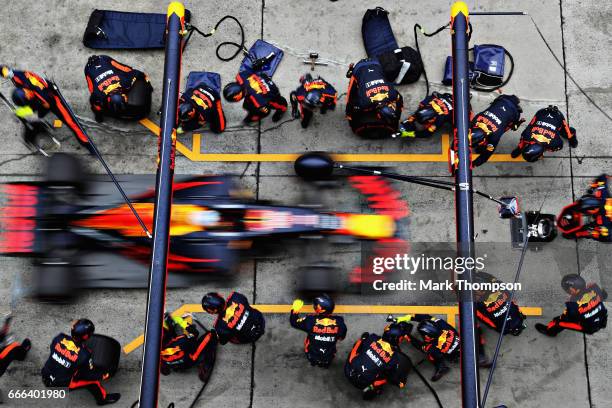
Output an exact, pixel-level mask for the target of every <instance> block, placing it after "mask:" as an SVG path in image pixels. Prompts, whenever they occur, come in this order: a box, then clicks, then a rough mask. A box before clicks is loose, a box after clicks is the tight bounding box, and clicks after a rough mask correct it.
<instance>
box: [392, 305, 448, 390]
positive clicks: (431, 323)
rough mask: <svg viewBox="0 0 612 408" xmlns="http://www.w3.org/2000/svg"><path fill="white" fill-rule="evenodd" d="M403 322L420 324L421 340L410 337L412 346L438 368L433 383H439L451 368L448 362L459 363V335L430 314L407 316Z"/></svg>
mask: <svg viewBox="0 0 612 408" xmlns="http://www.w3.org/2000/svg"><path fill="white" fill-rule="evenodd" d="M400 320H403V321H415V322H419V324H418V326H417V331H418V333H419V334H420V335H421V339H417V338H416V337H414V336H410V341H411V343H412V345H413V346H414V347H415V348H417V349H419V350H421V351H422V352H423V353H425V355H426V356H427V360H429V361H430V362H431V363H433V365H434V366H435V368H436V371H435V373H434V375H433V376H432V377H431V381H438V380H439V379H440V378H442V377H443V376H444V375H445V374H446V373H448V372H449V371H450V368H449V367H448V365H447V364H446V363H447V362H454V361H457V359H458V358H459V342H460V338H459V333H458V332H457V330H455V328H454V327H453V326H451V325H450V324H448V323H447V322H446V321H445V320H442V319H439V318H437V317H433V316H431V315H428V314H417V315H414V316H413V315H406V316H405V317H402V318H400Z"/></svg>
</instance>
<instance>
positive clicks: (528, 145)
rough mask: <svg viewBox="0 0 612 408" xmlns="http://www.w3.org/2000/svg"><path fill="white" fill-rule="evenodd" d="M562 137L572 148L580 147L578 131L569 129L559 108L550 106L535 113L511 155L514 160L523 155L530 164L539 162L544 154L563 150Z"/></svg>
mask: <svg viewBox="0 0 612 408" xmlns="http://www.w3.org/2000/svg"><path fill="white" fill-rule="evenodd" d="M562 136H563V137H565V138H566V139H567V141H568V142H569V145H570V147H573V148H576V147H577V146H578V139H576V130H575V129H574V128H572V127H569V125H568V124H567V121H566V120H565V116H563V114H562V113H561V111H559V108H557V107H556V106H552V105H549V106H548V107H547V108H544V109H540V110H539V111H537V112H536V113H535V115H534V117H533V119H531V122H529V125H527V127H526V128H525V130H523V133H521V140H520V142H519V144H518V146H517V147H516V148H515V149H514V150H513V151H512V153H511V154H510V155H511V156H512V157H513V158H517V157H519V156H520V155H522V156H523V159H525V161H528V162H535V161H538V160H539V159H540V158H541V157H542V155H543V154H544V152H555V151H557V150H561V149H562V148H563V139H561V137H562Z"/></svg>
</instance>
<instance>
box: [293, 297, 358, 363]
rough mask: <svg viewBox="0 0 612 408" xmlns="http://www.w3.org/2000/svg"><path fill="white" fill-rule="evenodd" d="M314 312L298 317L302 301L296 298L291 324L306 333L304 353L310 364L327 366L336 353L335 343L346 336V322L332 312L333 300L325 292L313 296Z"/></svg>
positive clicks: (302, 304)
mask: <svg viewBox="0 0 612 408" xmlns="http://www.w3.org/2000/svg"><path fill="white" fill-rule="evenodd" d="M312 305H313V308H314V311H315V313H314V314H310V315H307V316H304V317H300V309H301V308H302V306H304V302H303V301H301V300H300V299H296V300H295V301H294V302H293V305H292V307H291V314H290V315H289V322H290V323H291V326H292V327H294V328H296V329H298V330H302V331H304V332H306V333H307V336H306V339H305V340H304V353H305V354H306V358H307V359H308V361H309V362H310V365H312V366H318V367H323V368H329V366H330V365H331V363H332V361H333V360H334V356H335V355H336V343H337V342H338V341H342V340H344V338H345V337H346V331H347V330H346V324H344V319H343V318H342V317H340V316H336V315H334V314H332V313H333V312H334V307H335V303H334V300H333V299H332V298H331V297H330V296H329V295H327V294H322V295H320V296H317V297H316V298H314V300H313V302H312Z"/></svg>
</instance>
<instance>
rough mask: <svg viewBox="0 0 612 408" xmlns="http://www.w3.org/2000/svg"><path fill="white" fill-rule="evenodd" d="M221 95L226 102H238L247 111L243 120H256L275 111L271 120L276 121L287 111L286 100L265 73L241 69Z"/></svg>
mask: <svg viewBox="0 0 612 408" xmlns="http://www.w3.org/2000/svg"><path fill="white" fill-rule="evenodd" d="M223 97H224V98H225V100H227V101H228V102H240V101H241V100H242V99H244V102H243V103H242V107H243V108H244V109H245V110H246V111H247V116H246V117H245V118H244V122H246V123H250V122H258V121H260V120H261V119H263V118H265V117H266V116H268V115H269V114H270V112H271V111H273V110H274V111H275V112H274V114H273V115H272V121H274V122H278V121H279V120H280V119H281V118H282V117H283V115H284V114H285V112H286V111H287V100H286V99H285V98H284V97H283V96H282V95H281V94H280V91H279V90H278V87H277V86H276V84H275V83H274V81H272V78H270V77H269V76H268V75H267V74H265V73H263V72H261V73H255V72H251V71H242V72H239V73H238V75H236V82H230V83H229V84H227V85H225V87H224V88H223Z"/></svg>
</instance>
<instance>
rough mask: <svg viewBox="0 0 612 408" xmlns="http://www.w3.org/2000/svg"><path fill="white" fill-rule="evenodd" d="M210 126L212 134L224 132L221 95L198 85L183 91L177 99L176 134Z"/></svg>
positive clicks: (206, 86) (207, 87)
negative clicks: (177, 118) (177, 126)
mask: <svg viewBox="0 0 612 408" xmlns="http://www.w3.org/2000/svg"><path fill="white" fill-rule="evenodd" d="M207 123H208V125H209V126H210V130H211V131H212V132H213V133H221V132H223V131H224V130H225V114H224V113H223V107H222V106H221V95H219V92H217V91H216V90H215V89H213V88H211V87H210V86H208V85H206V84H204V83H199V84H196V85H195V86H194V87H192V88H189V89H187V90H185V92H184V93H183V94H182V95H181V97H180V99H179V128H178V129H177V130H178V133H183V132H187V131H191V130H196V129H199V128H202V127H204V126H205V125H206V124H207Z"/></svg>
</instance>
